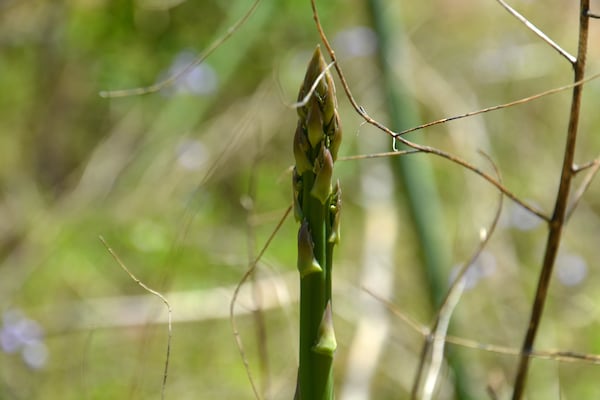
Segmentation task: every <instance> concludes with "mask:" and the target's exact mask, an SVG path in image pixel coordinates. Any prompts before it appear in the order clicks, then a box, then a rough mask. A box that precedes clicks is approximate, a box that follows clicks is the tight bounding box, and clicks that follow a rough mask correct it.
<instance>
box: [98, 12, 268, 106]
mask: <svg viewBox="0 0 600 400" xmlns="http://www.w3.org/2000/svg"><path fill="white" fill-rule="evenodd" d="M260 1H261V0H254V3H252V5H251V6H250V8H249V9H248V11H246V13H245V14H244V15H242V17H241V18H240V19H239V20H237V21H236V22H235V23H234V24H233V25H231V26H230V27H229V29H227V32H226V33H225V34H224V35H223V36H221V37H219V38H217V39H216V40H215V41H214V42H212V43H211V44H210V46H208V47H207V48H206V50H204V52H203V53H202V54H200V55H199V56H198V57H197V58H196V59H195V60H194V61H192V62H190V63H189V64H188V65H186V66H185V67H184V68H183V69H182V70H181V71H179V72H177V73H176V74H174V75H171V76H170V77H168V78H167V79H165V80H162V81H160V82H157V83H155V84H153V85H150V86H143V87H139V88H133V89H123V90H103V91H101V92H100V93H99V95H100V97H104V98H116V97H129V96H140V95H143V94H149V93H156V92H158V91H159V90H161V89H164V88H166V87H169V86H171V85H173V84H174V83H175V82H177V81H178V80H179V79H181V78H182V77H184V76H185V75H187V74H189V73H190V72H191V71H192V70H193V69H194V68H195V67H197V66H198V65H200V64H202V63H203V62H204V60H206V59H207V58H208V57H209V56H210V55H211V54H212V53H214V51H215V50H216V49H218V48H219V47H220V46H221V45H222V44H223V43H225V42H226V41H227V40H228V39H229V38H230V37H231V36H233V34H234V33H235V32H237V31H238V29H240V27H241V26H242V25H244V24H245V23H246V21H247V20H248V19H249V18H250V17H251V16H252V14H253V13H254V11H255V10H256V8H257V7H258V4H259V3H260Z"/></svg>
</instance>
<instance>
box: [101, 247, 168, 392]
mask: <svg viewBox="0 0 600 400" xmlns="http://www.w3.org/2000/svg"><path fill="white" fill-rule="evenodd" d="M99 239H100V241H101V242H102V244H103V245H104V247H106V250H107V251H108V252H109V253H110V255H111V256H112V257H113V258H114V260H115V261H116V262H117V264H119V266H120V267H121V268H122V269H123V270H124V271H125V272H126V273H127V275H129V277H130V278H131V279H132V280H133V281H134V282H135V283H137V284H138V285H140V286H141V287H142V288H143V289H144V290H145V291H147V292H149V293H150V294H152V295H154V296H156V297H158V298H159V299H160V300H162V302H163V303H165V306H166V307H167V312H168V324H167V332H168V333H167V354H166V356H165V368H164V371H163V380H162V386H161V389H160V398H161V399H162V400H164V398H165V390H166V387H167V376H168V372H169V360H170V358H171V338H172V335H173V330H172V311H171V304H169V302H168V301H167V299H166V298H165V297H164V296H163V295H162V294H160V293H159V292H157V291H156V290H154V289H151V288H150V287H148V286H147V285H146V284H145V283H144V282H142V281H140V280H139V279H138V278H137V277H136V276H135V275H133V273H132V272H131V271H130V270H129V268H127V266H125V263H124V262H123V261H121V258H119V256H118V255H117V253H115V251H114V250H113V249H112V248H111V247H110V246H109V245H108V243H107V242H106V240H104V238H103V237H102V236H100V237H99Z"/></svg>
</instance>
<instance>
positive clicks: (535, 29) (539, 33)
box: [496, 0, 577, 65]
mask: <svg viewBox="0 0 600 400" xmlns="http://www.w3.org/2000/svg"><path fill="white" fill-rule="evenodd" d="M496 1H497V2H498V3H500V5H501V6H502V7H504V9H506V11H508V12H509V13H510V14H512V15H513V16H514V17H515V18H516V19H518V20H519V21H521V22H522V23H523V24H525V26H526V27H527V28H528V29H529V30H530V31H532V32H533V33H535V34H536V35H537V36H538V37H539V38H540V39H542V40H543V41H544V42H546V43H548V45H550V47H552V48H553V49H554V50H556V51H558V53H559V54H560V55H561V56H563V57H564V58H566V59H567V61H569V62H570V63H571V65H575V63H576V62H577V59H576V58H575V57H574V56H572V55H571V54H569V53H568V52H567V51H566V50H565V49H563V48H562V47H560V46H559V45H558V44H557V43H556V42H555V41H553V40H552V39H550V38H549V37H548V35H546V34H545V33H544V32H542V31H541V30H540V29H539V28H538V27H537V26H535V25H534V24H532V23H531V22H530V21H529V20H528V19H527V18H525V17H524V16H523V15H521V14H519V12H518V11H517V10H515V9H514V8H512V7H511V6H509V5H508V4H507V3H506V2H505V1H504V0H496Z"/></svg>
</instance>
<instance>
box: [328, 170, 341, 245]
mask: <svg viewBox="0 0 600 400" xmlns="http://www.w3.org/2000/svg"><path fill="white" fill-rule="evenodd" d="M334 193H335V194H334V195H333V201H332V202H331V205H330V206H329V213H330V216H331V232H330V234H329V237H328V238H327V241H328V242H329V243H335V244H338V243H339V242H340V219H341V218H340V217H341V212H342V189H341V187H340V181H339V180H338V181H337V182H336V184H335V191H334Z"/></svg>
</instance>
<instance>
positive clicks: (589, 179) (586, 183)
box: [566, 159, 600, 221]
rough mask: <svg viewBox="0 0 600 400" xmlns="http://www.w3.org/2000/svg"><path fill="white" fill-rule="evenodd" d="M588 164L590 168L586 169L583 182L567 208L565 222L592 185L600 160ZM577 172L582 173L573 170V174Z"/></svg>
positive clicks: (599, 167)
mask: <svg viewBox="0 0 600 400" xmlns="http://www.w3.org/2000/svg"><path fill="white" fill-rule="evenodd" d="M590 164H591V165H590V167H589V168H586V169H587V170H588V173H587V174H586V175H585V177H584V178H583V182H582V183H581V186H580V187H579V189H578V190H577V192H575V196H574V198H573V202H572V203H571V205H570V206H569V209H568V210H567V216H566V220H567V221H568V220H570V219H571V215H572V214H573V212H574V211H575V209H576V208H577V205H578V204H579V202H580V201H581V198H582V197H583V195H584V194H585V192H586V191H587V190H588V188H589V187H590V185H591V184H592V181H593V180H594V177H595V176H596V174H597V173H598V170H600V159H595V160H594V161H592V162H591V163H590ZM579 171H582V170H581V169H579V170H577V171H575V170H573V173H576V172H579Z"/></svg>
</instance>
